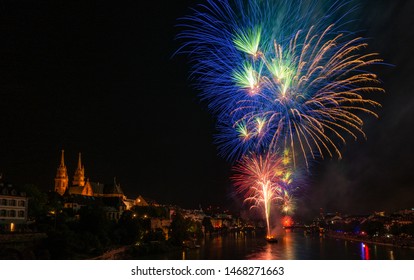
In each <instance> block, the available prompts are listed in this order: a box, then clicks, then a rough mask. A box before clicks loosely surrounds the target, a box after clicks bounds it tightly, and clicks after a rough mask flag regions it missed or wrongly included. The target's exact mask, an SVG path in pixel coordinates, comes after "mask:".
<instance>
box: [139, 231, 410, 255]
mask: <svg viewBox="0 0 414 280" xmlns="http://www.w3.org/2000/svg"><path fill="white" fill-rule="evenodd" d="M278 239H279V242H278V243H267V242H266V241H265V239H264V236H263V235H260V234H255V233H254V232H252V233H246V234H245V233H232V234H228V235H216V236H211V237H208V236H207V237H206V238H205V239H204V240H203V241H202V242H201V243H200V248H194V249H185V250H183V251H176V252H170V253H167V254H162V255H150V256H146V259H171V260H174V259H175V260H177V259H178V260H180V259H181V260H183V259H188V260H210V259H211V260H244V259H247V260H249V259H254V260H277V259H280V260H359V259H373V260H394V259H395V260H407V259H408V260H412V259H414V250H413V249H409V248H397V247H392V246H384V245H375V244H365V243H362V242H356V241H348V240H343V239H335V238H330V237H320V236H318V235H305V234H304V232H303V231H287V232H285V233H284V234H283V236H282V235H281V236H279V238H278Z"/></svg>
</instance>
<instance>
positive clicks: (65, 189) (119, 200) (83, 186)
mask: <svg viewBox="0 0 414 280" xmlns="http://www.w3.org/2000/svg"><path fill="white" fill-rule="evenodd" d="M64 155H65V154H64V151H63V150H62V153H61V157H60V164H59V166H58V168H57V172H56V177H55V188H54V190H55V192H56V193H58V194H59V195H61V196H63V199H64V207H65V208H69V209H72V210H73V211H74V212H77V211H79V210H80V209H81V208H82V207H84V206H96V207H98V206H99V207H103V208H104V209H105V210H106V212H107V215H108V217H109V218H110V219H112V220H118V219H119V217H120V216H121V215H122V212H123V211H124V210H129V209H131V208H132V207H134V206H148V205H150V204H151V205H154V204H155V203H149V202H148V200H147V199H144V198H143V197H142V196H138V197H137V198H136V199H128V198H127V197H126V196H125V195H124V192H123V191H122V189H121V185H120V184H119V183H117V182H116V179H115V178H114V182H113V183H112V184H102V183H98V182H90V181H89V179H88V178H86V177H85V166H84V165H83V164H82V156H81V153H79V155H78V164H77V168H76V170H75V173H74V176H73V180H72V184H71V185H69V176H68V172H67V168H66V165H65V156H64Z"/></svg>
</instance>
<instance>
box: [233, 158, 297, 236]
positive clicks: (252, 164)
mask: <svg viewBox="0 0 414 280" xmlns="http://www.w3.org/2000/svg"><path fill="white" fill-rule="evenodd" d="M233 171H234V175H233V177H232V180H233V182H234V184H235V186H236V188H237V191H238V192H239V193H241V194H243V195H244V197H245V200H244V201H245V203H248V204H250V205H251V208H256V207H257V208H259V209H260V210H262V211H263V212H264V216H265V220H266V226H267V235H268V236H270V235H271V232H270V230H271V226H272V225H271V222H270V214H271V205H283V204H284V201H285V197H284V196H285V195H286V194H287V188H286V186H287V184H288V182H287V181H286V178H288V177H289V175H287V174H288V173H289V172H288V169H287V166H286V164H285V163H284V159H283V158H282V157H277V156H276V155H275V154H270V153H268V154H265V155H254V154H251V155H245V156H243V157H242V159H241V160H240V161H239V162H238V164H236V165H235V166H234V167H233Z"/></svg>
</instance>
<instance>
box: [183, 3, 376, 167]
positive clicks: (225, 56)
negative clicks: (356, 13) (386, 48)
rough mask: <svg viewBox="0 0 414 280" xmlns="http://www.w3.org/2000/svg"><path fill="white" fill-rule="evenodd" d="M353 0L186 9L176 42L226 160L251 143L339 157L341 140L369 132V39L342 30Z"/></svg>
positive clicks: (372, 59) (372, 79) (251, 148)
mask: <svg viewBox="0 0 414 280" xmlns="http://www.w3.org/2000/svg"><path fill="white" fill-rule="evenodd" d="M348 2H349V1H334V4H333V5H331V6H326V4H324V3H326V1H317V0H315V1H311V0H309V1H287V0H279V1H276V0H273V1H272V0H262V1H242V0H234V1H227V0H222V1H213V0H208V1H207V3H206V4H205V5H200V7H199V8H198V9H196V10H194V14H193V15H192V16H188V17H186V18H184V19H183V21H182V22H183V24H182V25H181V26H182V27H183V29H184V30H183V31H182V32H181V33H180V35H179V36H178V38H179V39H183V40H185V43H184V45H183V47H182V49H181V50H180V51H182V52H188V53H189V54H190V58H191V60H192V62H193V73H192V76H193V77H194V78H196V81H197V85H198V88H199V89H200V90H201V97H202V99H203V100H205V101H207V103H208V105H209V108H210V109H211V111H212V112H213V113H214V115H215V116H216V117H217V123H218V130H219V133H218V135H217V138H216V143H217V144H218V145H219V148H220V153H221V154H222V155H223V156H225V157H227V158H228V159H230V160H234V159H238V158H240V157H241V156H242V155H243V154H246V153H249V152H256V153H264V152H267V151H270V152H273V153H277V152H279V151H283V150H284V149H286V148H289V149H290V150H291V151H292V159H293V160H294V161H295V160H296V159H297V158H298V157H300V158H302V159H304V162H305V164H306V166H307V167H308V165H309V160H308V158H309V157H310V158H312V159H315V158H319V157H320V158H323V157H324V156H325V155H328V156H330V157H333V156H334V155H337V156H338V158H341V152H340V149H339V147H338V144H337V141H338V140H339V141H340V142H341V143H345V142H346V138H347V136H346V135H348V136H350V137H351V138H353V139H357V137H358V136H359V135H362V136H363V137H365V134H364V132H363V129H362V128H363V120H362V119H361V118H360V117H359V115H358V113H359V112H364V113H367V114H371V115H373V116H376V117H377V114H376V113H375V112H374V111H373V108H374V107H377V106H380V104H379V103H377V102H375V101H373V100H370V99H366V98H365V95H367V94H370V93H373V92H382V91H383V89H382V88H381V87H380V85H379V80H378V78H377V76H376V75H375V74H372V73H370V72H369V71H368V70H367V69H368V68H367V67H368V66H370V65H373V64H378V63H381V60H380V59H379V58H377V57H378V55H377V54H375V53H365V52H363V49H365V48H366V47H367V44H366V42H365V41H364V40H363V39H362V38H359V37H355V36H354V35H353V34H352V33H351V32H346V31H344V29H345V28H344V26H346V24H347V21H346V20H345V18H346V17H347V16H348V15H350V14H352V9H349V6H350V5H348V4H349V3H348ZM294 163H295V162H294Z"/></svg>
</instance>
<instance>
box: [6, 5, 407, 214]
mask: <svg viewBox="0 0 414 280" xmlns="http://www.w3.org/2000/svg"><path fill="white" fill-rule="evenodd" d="M94 2H95V1H94ZM141 2H142V1H130V2H124V1H122V4H121V3H118V2H116V1H96V3H92V1H56V0H54V1H11V0H10V1H0V34H1V36H0V38H1V43H0V96H1V102H0V106H1V115H0V116H1V117H0V127H1V134H0V172H2V173H3V175H4V178H5V180H7V181H9V182H13V183H15V184H17V185H23V184H26V183H33V184H36V185H38V186H39V187H41V188H42V189H43V190H45V191H46V190H52V189H53V185H54V181H53V179H54V176H55V174H56V168H57V166H58V163H59V158H60V150H61V149H64V150H65V156H66V165H67V167H68V172H69V176H70V178H72V176H73V173H74V170H75V167H76V161H77V153H78V152H82V155H83V163H84V165H85V171H86V176H87V177H89V178H90V180H91V181H94V182H103V183H109V182H112V180H113V177H114V176H116V177H117V181H118V182H120V183H121V186H122V188H123V190H124V192H125V193H126V195H127V196H129V197H136V196H137V195H139V194H140V195H143V196H144V197H150V198H152V199H154V200H156V201H159V202H161V203H171V204H178V205H181V206H183V207H198V205H199V204H201V205H202V206H207V205H210V204H213V205H220V206H224V207H229V206H232V205H237V202H236V201H235V200H234V198H232V194H231V190H232V186H231V183H230V181H229V179H228V177H229V175H230V164H228V163H226V162H225V160H223V159H221V158H220V157H219V156H218V155H217V150H216V147H215V145H214V144H213V135H214V120H213V118H212V117H211V116H210V114H209V112H207V109H206V104H203V103H201V102H200V101H199V99H198V97H197V91H196V90H194V89H193V87H192V86H191V82H190V81H189V79H188V74H189V62H188V59H187V58H186V57H185V56H174V57H173V54H174V52H175V50H176V49H177V48H178V46H179V42H176V41H175V40H174V37H175V36H176V33H177V32H178V29H177V28H176V27H175V25H176V24H177V18H179V17H182V16H184V15H186V14H188V13H189V12H190V9H189V8H190V7H194V3H196V1H147V3H146V4H145V5H143V4H142V3H141ZM198 2H200V1H198ZM361 2H363V3H362V4H361V9H360V18H361V21H360V22H359V23H358V26H359V29H360V30H361V32H360V33H359V35H362V36H364V37H367V38H369V49H368V50H369V51H371V52H379V53H380V55H381V57H382V58H384V59H385V61H386V62H387V63H389V64H392V65H394V66H392V67H389V66H377V67H375V69H373V71H374V72H375V73H378V74H379V77H380V79H381V80H382V81H383V82H384V84H383V86H384V87H385V89H386V91H387V93H386V94H380V93H377V94H376V96H374V97H373V99H375V100H377V101H379V102H380V103H382V105H383V108H382V109H379V110H378V112H379V114H380V119H379V120H377V119H375V118H373V117H370V116H366V117H365V118H364V120H365V126H364V130H365V132H366V134H367V137H368V140H367V141H365V140H364V139H361V140H359V141H357V142H353V141H352V140H350V139H349V140H350V142H349V144H348V145H347V146H346V147H343V150H342V151H343V157H344V159H342V160H341V161H338V160H337V159H326V160H325V161H322V162H318V163H315V164H314V165H313V167H312V168H311V169H310V171H309V174H308V175H307V179H306V186H305V187H304V188H303V191H302V197H301V200H300V201H299V203H298V205H299V211H298V213H299V214H302V215H307V216H312V215H314V214H315V213H318V211H319V208H323V209H324V210H325V211H340V212H350V213H365V212H370V211H373V210H396V209H401V208H408V207H409V208H411V207H414V195H413V193H414V188H413V180H412V175H413V171H414V165H413V163H412V162H413V154H414V153H413V143H414V135H413V134H414V133H413V128H414V93H413V89H414V71H413V70H414V69H413V65H414V64H413V63H414V59H413V54H412V50H414V28H413V26H414V17H412V14H413V12H414V2H413V1H408V0H407V1H403V0H401V1H388V0H369V1H361Z"/></svg>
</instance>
